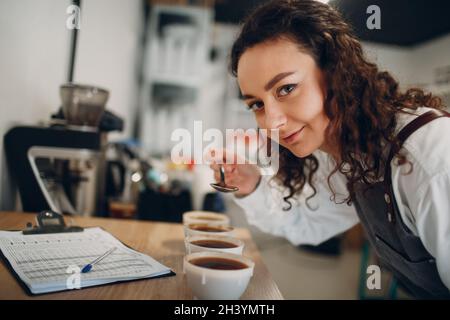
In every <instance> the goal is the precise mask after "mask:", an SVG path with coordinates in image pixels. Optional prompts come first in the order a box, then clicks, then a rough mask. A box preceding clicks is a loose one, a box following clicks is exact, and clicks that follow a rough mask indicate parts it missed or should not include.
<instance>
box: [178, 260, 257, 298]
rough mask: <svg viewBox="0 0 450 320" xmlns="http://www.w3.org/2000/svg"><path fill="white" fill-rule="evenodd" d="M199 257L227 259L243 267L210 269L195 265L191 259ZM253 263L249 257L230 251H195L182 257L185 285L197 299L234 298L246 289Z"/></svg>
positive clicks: (251, 273) (238, 296)
mask: <svg viewBox="0 0 450 320" xmlns="http://www.w3.org/2000/svg"><path fill="white" fill-rule="evenodd" d="M201 258H219V259H228V260H233V261H237V262H239V263H242V264H243V265H244V266H245V267H244V268H242V269H236V270H220V269H211V268H208V267H202V266H198V265H195V264H194V263H193V261H195V260H198V259H201ZM254 267H255V264H254V262H253V261H251V260H250V259H249V258H246V257H244V256H241V255H237V254H232V253H222V252H212V251H209V252H207V251H204V252H196V253H191V254H189V255H187V256H185V258H184V271H185V272H186V278H187V285H188V287H189V288H191V290H192V292H193V293H194V296H195V298H197V299H207V300H236V299H239V298H240V297H241V296H242V294H243V293H244V291H245V289H247V286H248V283H249V282H250V278H251V277H252V276H253V269H254Z"/></svg>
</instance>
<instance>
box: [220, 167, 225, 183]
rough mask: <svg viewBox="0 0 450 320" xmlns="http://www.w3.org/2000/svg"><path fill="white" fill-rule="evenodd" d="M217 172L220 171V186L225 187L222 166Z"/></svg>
mask: <svg viewBox="0 0 450 320" xmlns="http://www.w3.org/2000/svg"><path fill="white" fill-rule="evenodd" d="M219 171H220V183H221V184H222V185H225V170H224V168H223V166H222V165H220V169H219Z"/></svg>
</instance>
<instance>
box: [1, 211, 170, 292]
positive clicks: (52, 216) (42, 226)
mask: <svg viewBox="0 0 450 320" xmlns="http://www.w3.org/2000/svg"><path fill="white" fill-rule="evenodd" d="M36 222H37V225H36V226H34V227H33V226H32V224H31V223H27V228H26V229H24V230H22V234H23V235H24V236H27V235H46V234H57V233H76V232H83V231H84V230H85V229H84V228H82V227H79V226H67V225H66V224H65V222H64V218H63V216H62V215H61V214H59V213H56V212H53V211H49V210H48V211H47V210H46V211H42V212H40V213H38V214H37V215H36ZM89 229H90V228H89ZM98 229H101V230H103V231H104V229H103V228H98ZM105 232H106V231H105ZM110 236H111V237H113V236H112V235H110ZM113 238H114V239H115V240H117V241H119V242H120V243H121V244H122V245H123V246H124V247H126V248H128V249H130V250H133V251H134V252H137V253H139V252H138V251H136V250H134V249H133V248H131V247H130V246H128V245H127V244H125V243H123V242H122V241H120V240H118V239H117V238H115V237H113ZM139 254H141V253H139ZM141 255H143V254H141ZM0 257H1V259H2V260H3V261H4V262H5V265H6V267H7V268H8V270H9V271H10V272H11V273H12V275H13V276H14V278H16V280H17V281H18V283H19V285H20V286H21V287H22V289H23V290H24V291H25V293H26V294H27V295H29V296H39V295H45V294H50V293H57V292H63V291H71V290H73V289H70V288H67V289H64V290H57V291H50V292H43V293H35V292H32V290H31V288H30V287H29V286H28V284H27V283H26V282H25V281H24V280H23V279H22V278H21V277H20V275H19V274H18V272H17V271H16V270H15V268H14V267H13V265H12V264H11V263H10V261H9V260H8V258H7V257H6V256H5V254H4V253H3V251H2V250H0ZM148 257H150V256H148ZM150 258H151V257H150ZM152 259H153V258H152ZM155 261H156V260H155ZM168 271H169V272H168V273H165V274H161V275H156V276H150V277H142V278H136V279H126V280H117V281H113V282H108V283H100V284H96V285H88V286H86V287H81V288H80V289H84V288H94V287H99V286H105V285H114V284H116V283H124V282H134V281H140V280H148V279H157V278H164V277H170V276H175V275H176V273H175V272H174V271H173V270H170V269H169V268H168Z"/></svg>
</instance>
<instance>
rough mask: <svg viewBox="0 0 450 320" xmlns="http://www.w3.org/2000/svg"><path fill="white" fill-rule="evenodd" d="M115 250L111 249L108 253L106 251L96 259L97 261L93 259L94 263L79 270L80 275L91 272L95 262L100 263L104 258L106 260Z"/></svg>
mask: <svg viewBox="0 0 450 320" xmlns="http://www.w3.org/2000/svg"><path fill="white" fill-rule="evenodd" d="M116 249H117V248H116V247H114V248H111V249H109V250H108V251H106V252H105V253H104V254H102V255H101V256H100V257H98V258H97V259H95V260H94V261H92V262H91V263H89V264H87V265H85V266H84V267H83V269H81V273H88V272H89V271H91V269H92V267H93V266H94V264H96V263H97V262H100V261H102V260H103V259H104V258H106V257H107V256H109V255H110V254H111V253H112V252H113V251H114V250H116Z"/></svg>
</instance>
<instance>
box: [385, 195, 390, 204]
mask: <svg viewBox="0 0 450 320" xmlns="http://www.w3.org/2000/svg"><path fill="white" fill-rule="evenodd" d="M384 201H386V203H391V197H389V195H388V194H387V193H385V194H384Z"/></svg>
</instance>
